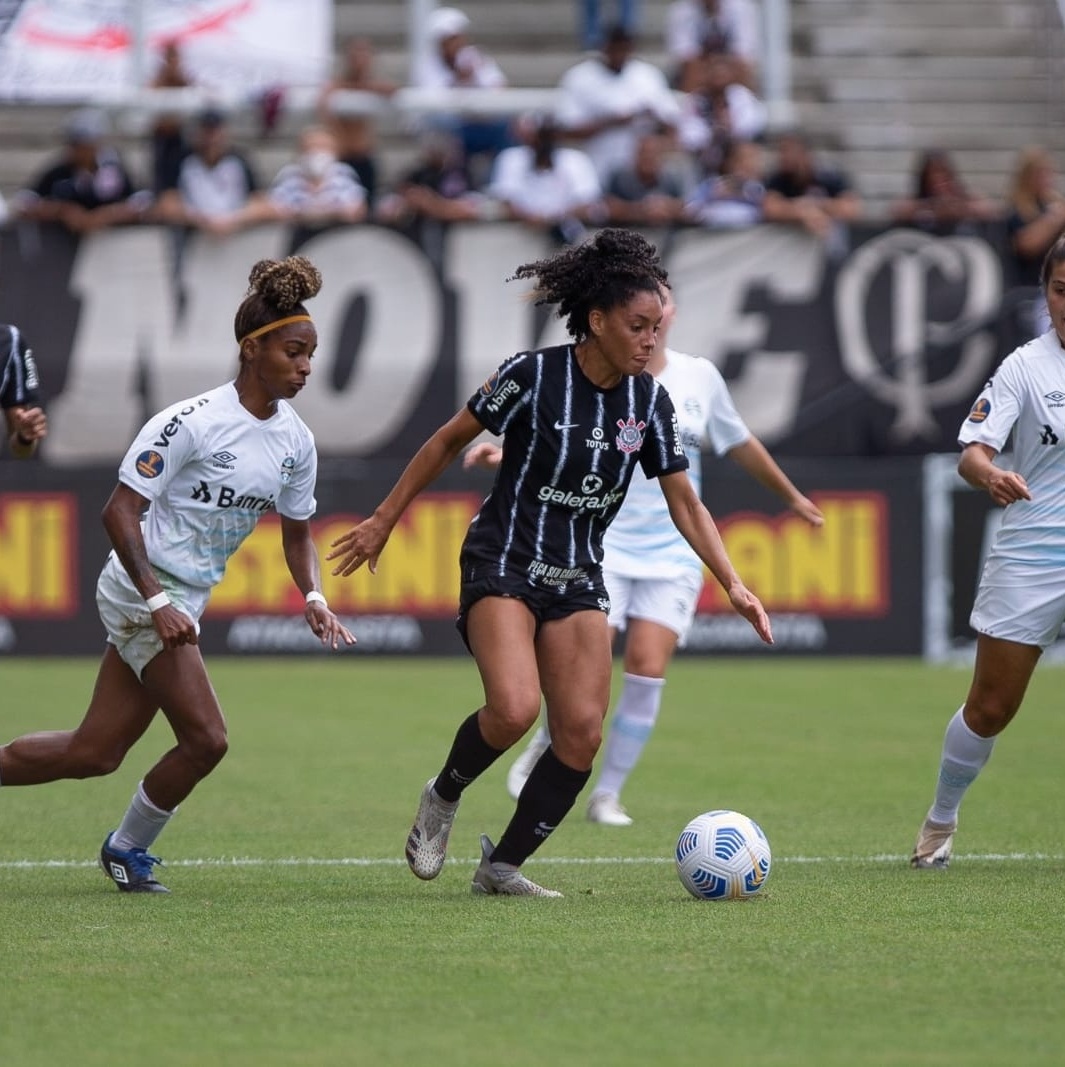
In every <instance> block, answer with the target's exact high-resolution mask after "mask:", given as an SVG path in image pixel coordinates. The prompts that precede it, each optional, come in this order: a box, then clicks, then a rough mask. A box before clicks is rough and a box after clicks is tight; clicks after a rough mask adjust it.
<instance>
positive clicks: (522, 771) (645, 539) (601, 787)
mask: <svg viewBox="0 0 1065 1067" xmlns="http://www.w3.org/2000/svg"><path fill="white" fill-rule="evenodd" d="M659 292H660V293H661V296H662V309H663V310H662V324H661V326H659V328H658V342H657V344H656V345H655V350H654V355H653V356H652V357H651V360H650V362H649V363H648V364H647V370H648V372H649V373H650V374H653V375H654V376H655V378H656V379H657V380H658V382H659V383H660V384H661V385H662V386H663V387H664V388H665V389H666V391H667V392H668V393H669V398H670V400H672V401H673V406H674V408H675V409H676V412H677V422H678V425H679V426H680V436H681V440H682V441H683V443H684V449H685V451H686V453H687V455H688V463H689V465H690V466H689V471H690V477H691V479H692V481H693V483H694V484H695V490H696V492H699V489H700V486H701V484H702V474H701V471H702V459H701V451H700V450H701V448H702V446H703V445H704V444H705V443H706V442H709V443H710V445H711V446H712V447H713V449H714V451H715V452H716V453H717V454H718V455H719V456H722V455H727V456H728V457H729V458H730V459H732V460H734V461H735V462H736V463H738V464H739V465H740V467H742V468H743V469H744V470H745V471H746V472H747V473H748V474H750V475H751V477H753V478H755V479H757V480H758V481H759V482H761V484H762V485H764V486H765V487H766V488H767V489H769V490H771V491H772V492H774V493H776V494H777V495H778V496H779V497H780V498H781V499H782V500H783V501H784V502H785V503H786V504H787V505H788V507H790V508H791V509H792V511H794V512H795V513H796V514H797V515H799V516H801V517H802V518H803V519H805V520H806V521H807V522H808V523H810V525H811V526H820V525H821V524H822V522H824V517H823V516H822V514H821V512H820V510H819V509H818V507H817V505H816V504H814V503H813V502H812V501H811V500H809V499H808V498H807V497H805V496H803V494H802V493H800V492H799V490H798V489H796V487H795V486H794V485H793V484H792V482H791V479H790V478H788V476H787V475H786V474H785V473H784V472H783V471H782V470H781V469H780V467H779V466H778V465H777V463H776V461H775V460H774V459H773V457H772V456H771V455H770V454H769V452H767V451H766V448H765V445H763V444H762V442H761V441H759V440H758V438H757V437H755V436H754V435H753V434H752V433H751V431H750V430H749V429H748V428H747V425H746V424H745V423H744V421H743V419H742V418H740V415H739V412H737V411H736V408H735V406H734V405H733V403H732V397H730V396H729V392H728V386H726V385H725V380H724V378H722V377H721V374H720V372H719V371H718V369H717V368H716V367H715V366H714V365H713V363H711V362H710V361H709V360H706V359H699V358H698V357H697V356H689V355H685V354H684V353H682V352H676V351H674V350H673V349H671V348H668V347H667V344H666V340H667V338H668V336H669V329H670V327H671V326H672V324H673V320H674V319H675V318H676V314H677V305H676V304H675V303H674V301H673V295H672V293H671V292H670V290H669V288H668V287H667V286H664V285H663V286H661V287H660V289H659ZM500 455H501V451H500V449H499V447H498V446H497V445H494V444H490V443H488V442H482V443H481V444H476V445H474V446H473V447H472V448H471V449H470V450H469V451H468V452H467V453H466V458H465V460H464V463H465V465H466V466H468V467H469V466H474V465H480V466H488V467H492V466H495V465H496V464H497V463H498V462H499V456H500ZM603 579H604V581H605V582H606V588H607V592H608V593H609V595H610V614H609V616H608V617H607V621H608V623H609V624H610V630H611V638H613V637H614V635H615V634H616V633H617V632H618V631H619V630H620V631H622V632H624V633H625V654H624V655H625V659H624V663H625V673H624V676H623V681H622V687H621V694H620V696H619V697H618V702H617V707H616V710H615V712H614V717H613V719H612V720H611V722H610V730H609V732H608V733H607V738H606V743H605V745H604V746H603V758H602V765H601V767H600V769H599V777H598V779H597V780H596V783H595V786H594V788H593V789H592V795H591V798H590V800H589V801H588V818H589V819H590V820H591V821H592V822H597V823H603V824H605V825H607V826H628V825H630V824H631V823H632V818H631V816H630V815H629V814H628V812H626V811H625V809H624V807H623V806H622V804H621V799H620V798H621V790H622V788H623V787H624V785H625V782H626V781H627V780H628V777H629V775H630V774H631V773H632V771H633V768H634V767H635V766H636V763H637V762H638V760H639V758H640V755H641V754H642V753H643V750H644V747H645V746H646V744H647V741H648V739H649V738H650V736H651V731H652V730H653V729H654V725H655V722H656V721H657V719H658V710H659V706H660V705H661V702H662V690H663V688H664V686H665V684H666V681H665V679H666V670H667V668H668V667H669V663H670V660H671V659H672V658H673V653H674V651H675V650H676V648H677V646H678V644H680V643H682V642H683V640H684V637H685V635H686V634H687V632H688V628H689V627H690V626H691V622H692V618H693V617H694V615H695V607H696V604H697V602H698V599H699V593H700V592H701V591H702V587H703V570H702V564H701V563H700V561H699V557H698V556H696V555H695V553H694V552H692V550H691V548H690V547H689V545H688V543H687V542H686V541H685V540H684V538H683V537H682V536H681V535H680V533H679V532H678V531H677V528H676V526H674V525H673V522H672V520H671V518H670V515H669V508H668V506H667V504H666V499H665V497H664V496H663V495H662V493H661V492H660V491H659V489H658V486H657V485H655V483H654V482H653V481H651V480H649V479H647V478H645V477H644V476H643V475H642V474H641V473H640V472H639V471H636V472H635V473H634V474H633V478H632V485H631V486H630V487H629V492H628V495H627V496H626V497H625V503H624V504H623V505H622V506H621V510H620V511H619V512H618V514H617V518H615V520H614V521H613V523H611V525H610V529H609V530H607V532H606V536H605V537H604V539H603ZM549 744H550V737H549V736H548V733H547V727H546V725H545V724H544V723H543V721H542V720H541V723H540V726H539V728H538V729H537V731H536V732H535V733H534V734H533V737H532V739H531V741H530V742H529V744H528V746H527V747H526V749H525V751H524V752H522V754H521V755H520V756H519V757H518V758H517V760H515V762H514V765H513V766H512V767H511V768H510V771H509V773H508V774H507V789H508V791H509V792H510V795H511V796H513V797H515V798H516V797H517V796H518V794H519V793H520V792H521V790H522V787H523V786H524V785H525V780H526V779H527V778H528V777H529V773H530V771H531V770H532V768H533V767H534V766H535V764H536V761H537V760H538V759H539V758H540V755H541V753H542V752H543V751H544V749H545V748H547V746H548V745H549Z"/></svg>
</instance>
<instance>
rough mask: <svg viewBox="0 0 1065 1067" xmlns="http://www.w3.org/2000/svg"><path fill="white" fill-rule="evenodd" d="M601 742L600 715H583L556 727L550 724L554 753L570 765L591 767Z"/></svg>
mask: <svg viewBox="0 0 1065 1067" xmlns="http://www.w3.org/2000/svg"><path fill="white" fill-rule="evenodd" d="M602 742H603V719H602V716H600V715H594V716H585V717H583V718H581V719H580V720H579V721H576V722H568V723H565V724H562V725H560V726H557V727H556V726H555V725H554V724H552V727H551V747H552V748H553V749H554V750H555V755H556V756H558V758H559V759H560V760H562V762H563V763H565V764H567V765H568V766H570V767H577V768H579V769H585V768H588V767H591V765H592V762H593V760H594V759H595V754H596V753H597V752H598V751H599V746H600V745H601V744H602Z"/></svg>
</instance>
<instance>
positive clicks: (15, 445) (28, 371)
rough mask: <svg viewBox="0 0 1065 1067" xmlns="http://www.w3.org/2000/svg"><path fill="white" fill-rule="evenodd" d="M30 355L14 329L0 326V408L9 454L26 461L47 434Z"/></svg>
mask: <svg viewBox="0 0 1065 1067" xmlns="http://www.w3.org/2000/svg"><path fill="white" fill-rule="evenodd" d="M40 385H41V383H40V381H39V379H38V377H37V364H36V363H35V362H34V360H33V352H32V350H31V349H30V347H29V346H28V345H27V344H26V338H25V337H24V336H23V334H22V331H21V330H20V329H19V328H18V327H17V326H7V325H3V324H0V408H2V409H3V412H4V422H5V424H6V427H7V443H8V447H9V448H10V449H11V454H12V455H13V456H15V457H16V458H17V459H26V458H27V457H29V456H32V455H33V453H34V452H36V451H37V446H38V444H39V443H40V442H41V440H43V438H44V437H45V435H46V434H47V433H48V416H47V415H45V413H44V408H42V407H41V398H40Z"/></svg>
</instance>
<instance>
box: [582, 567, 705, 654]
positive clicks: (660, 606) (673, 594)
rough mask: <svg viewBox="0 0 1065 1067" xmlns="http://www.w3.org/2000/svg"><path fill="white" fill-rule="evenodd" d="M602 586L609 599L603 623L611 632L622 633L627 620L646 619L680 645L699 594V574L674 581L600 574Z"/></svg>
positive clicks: (610, 572) (689, 624)
mask: <svg viewBox="0 0 1065 1067" xmlns="http://www.w3.org/2000/svg"><path fill="white" fill-rule="evenodd" d="M603 582H604V583H605V585H606V591H607V593H608V594H609V596H610V614H609V615H608V616H607V622H608V623H609V624H610V625H611V626H612V627H613V628H614V629H615V630H622V631H623V630H624V629H625V627H626V625H627V624H628V620H629V619H646V620H647V622H655V623H658V625H659V626H664V627H665V628H666V629H667V630H672V631H673V632H674V633H675V634H676V635H677V637H679V638H680V644H681V645H683V644H684V638H685V636H686V635H687V633H688V629H689V627H690V626H691V624H692V619H693V618H694V617H695V606H696V604H698V602H699V594H700V593H701V592H702V590H703V576H702V574H701V573H700V572H698V571H686V572H685V573H683V574H680V575H678V576H677V577H675V578H630V577H629V576H628V575H624V574H617V573H616V572H612V571H603Z"/></svg>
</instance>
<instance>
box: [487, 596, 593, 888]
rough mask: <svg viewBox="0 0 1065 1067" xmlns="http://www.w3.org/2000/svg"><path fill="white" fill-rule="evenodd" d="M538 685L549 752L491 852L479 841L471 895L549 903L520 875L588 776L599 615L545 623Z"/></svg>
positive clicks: (576, 614)
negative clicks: (500, 895)
mask: <svg viewBox="0 0 1065 1067" xmlns="http://www.w3.org/2000/svg"><path fill="white" fill-rule="evenodd" d="M536 652H537V662H538V666H539V680H540V685H541V686H542V688H543V694H544V698H545V701H546V703H547V716H548V727H549V730H550V733H551V745H550V747H549V748H548V749H547V750H546V751H545V752H544V754H543V755H542V756H541V757H540V759H539V761H538V762H537V764H536V766H535V767H534V768H533V770H532V773H531V774H530V775H529V780H528V781H527V782H526V783H525V788H524V789H522V791H521V796H519V797H518V803H517V807H516V809H515V811H514V815H513V817H512V818H511V820H510V822H509V823H508V825H507V827H506V829H505V830H504V831H503V834H502V836H501V837H500V839H499V843H498V845H495V846H493V845H492V843H491V841H489V840H488V839H487V838H483V839H482V842H481V844H482V851H483V856H482V861H481V866H480V867H479V868H478V870H477V873H476V874H475V875H474V883H473V889H474V892H481V893H504V894H508V895H514V896H555V895H557V894H555V893H553V892H552V891H550V890H545V889H543V888H542V887H540V886H538V885H536V884H535V883H533V882H530V881H529V880H528V879H527V878H525V877H524V876H523V875H522V874H521V872H520V870H519V868H520V867H521V865H522V863H524V862H525V860H526V859H527V858H528V857H529V856H531V855H532V853H533V852H535V851H536V849H537V848H539V847H540V845H542V844H543V843H544V841H546V840H547V838H548V837H549V836H550V835H551V833H552V832H553V831H554V830H555V829H556V827H557V826H558V825H559V823H561V822H562V820H563V819H564V818H565V817H566V814H567V813H568V812H569V810H570V809H571V808H572V807H573V804H574V802H575V801H576V799H577V794H578V793H580V791H581V789H583V788H584V784H585V782H587V781H588V777H589V776H590V774H591V767H592V761H593V760H594V758H595V753H596V751H597V750H598V748H599V741H600V737H601V734H602V725H603V716H604V714H605V712H606V706H607V702H608V700H609V699H610V635H609V629H608V627H607V622H606V617H605V615H604V614H603V613H602V611H598V610H578V611H576V612H574V613H573V614H571V615H567V616H565V617H564V618H558V619H552V620H550V621H545V622H544V623H543V624H542V625H541V627H540V632H539V634H538V636H537V638H536Z"/></svg>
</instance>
